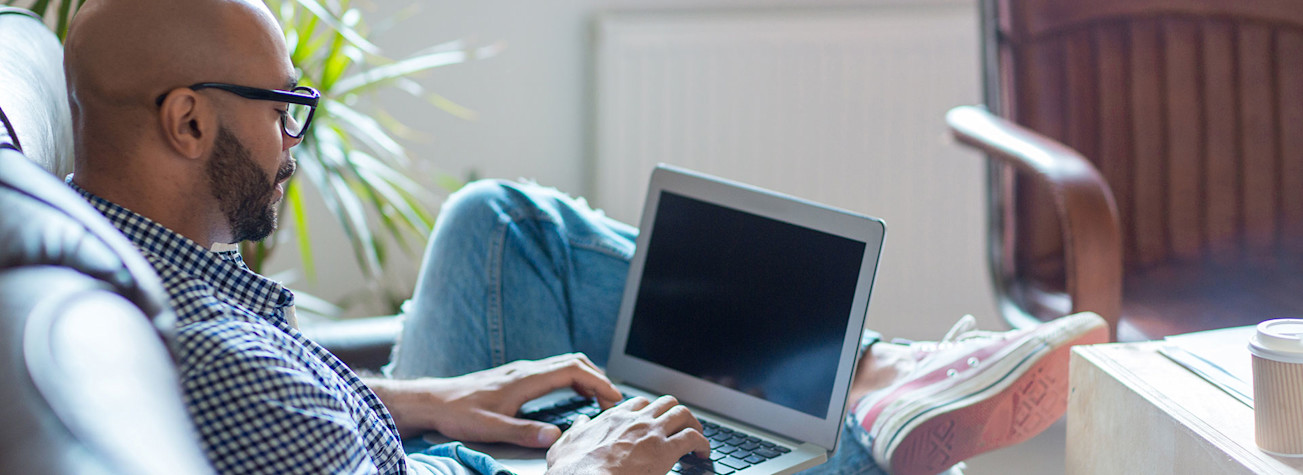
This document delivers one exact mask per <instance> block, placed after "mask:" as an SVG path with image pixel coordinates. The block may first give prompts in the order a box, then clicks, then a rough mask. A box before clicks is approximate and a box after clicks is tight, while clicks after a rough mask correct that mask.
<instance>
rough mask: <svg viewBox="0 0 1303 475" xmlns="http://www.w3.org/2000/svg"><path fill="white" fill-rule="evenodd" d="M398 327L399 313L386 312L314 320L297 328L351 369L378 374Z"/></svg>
mask: <svg viewBox="0 0 1303 475" xmlns="http://www.w3.org/2000/svg"><path fill="white" fill-rule="evenodd" d="M402 329H403V323H402V321H401V320H400V319H399V317H398V316H396V315H390V316H384V317H368V318H356V319H348V320H328V321H316V322H312V323H305V324H304V325H303V327H302V328H300V329H299V330H300V331H301V332H302V333H303V335H304V336H307V337H308V338H310V339H311V340H312V341H315V342H317V344H319V345H321V346H322V347H325V348H326V349H327V350H330V352H331V353H333V354H334V355H335V356H336V357H338V358H339V359H340V361H343V362H344V364H347V365H348V367H349V368H352V369H353V370H354V371H360V370H365V371H371V372H375V373H377V374H378V373H379V372H380V367H382V366H384V365H385V364H387V363H389V356H390V353H391V352H392V351H393V348H394V343H395V342H396V341H397V340H398V334H399V333H400V332H402Z"/></svg>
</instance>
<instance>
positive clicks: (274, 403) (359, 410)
mask: <svg viewBox="0 0 1303 475" xmlns="http://www.w3.org/2000/svg"><path fill="white" fill-rule="evenodd" d="M68 184H69V185H71V186H72V187H73V189H74V190H76V191H77V192H78V193H81V195H82V196H83V197H85V198H86V200H87V201H89V202H90V203H91V205H92V206H94V207H95V208H96V209H98V210H99V212H100V213H102V214H103V215H104V216H106V217H108V219H109V221H110V222H112V223H113V224H114V225H115V226H117V227H118V229H120V230H121V231H122V233H123V234H126V236H127V237H128V238H129V239H131V241H132V242H133V243H134V244H135V245H136V247H137V248H139V249H140V251H141V253H142V254H144V255H145V258H146V259H148V260H149V263H150V264H153V266H154V270H155V271H157V272H158V275H159V277H161V278H162V281H163V287H164V288H165V289H166V290H167V293H168V296H169V297H170V300H171V304H172V308H173V309H174V310H175V311H176V314H177V319H178V321H177V355H178V358H179V360H180V361H179V370H180V376H181V384H182V388H183V392H184V394H185V403H186V407H187V409H188V410H189V411H190V416H191V418H193V420H194V422H195V425H196V426H197V427H198V430H199V434H200V437H201V438H202V440H203V444H204V450H205V451H206V453H207V455H208V459H209V460H210V461H211V462H212V464H213V466H214V467H215V468H216V469H217V470H218V471H219V472H222V473H255V472H258V473H373V472H379V473H404V472H406V471H407V460H406V459H405V457H404V454H403V449H402V444H401V442H400V441H399V439H398V428H397V427H396V426H395V425H394V420H393V417H392V416H390V414H389V411H388V410H387V409H385V406H384V405H383V404H381V402H380V399H379V398H377V397H376V395H375V393H373V392H371V390H370V389H368V388H367V387H366V385H365V384H363V383H362V381H361V380H360V379H359V378H358V376H357V375H356V374H354V373H353V371H352V370H350V369H349V368H348V366H346V365H344V363H342V362H340V361H339V359H337V358H335V356H334V355H332V354H330V352H328V351H326V349H324V348H322V347H321V346H320V345H317V344H316V343H314V342H313V341H312V340H309V339H307V338H306V337H304V336H303V335H302V334H300V333H299V332H298V330H296V329H295V328H294V327H292V326H290V325H289V323H288V322H286V320H285V311H286V308H287V307H289V306H291V305H293V304H294V294H293V293H291V292H290V291H289V290H288V289H285V288H284V287H282V286H281V285H280V284H279V283H276V282H273V281H271V280H268V279H267V278H265V277H263V276H260V275H258V274H256V273H254V272H253V271H250V270H249V268H248V267H245V265H244V261H243V260H242V259H240V256H239V254H238V253H237V252H236V251H229V252H213V251H210V250H208V249H204V248H203V247H201V246H199V245H198V244H197V243H195V242H194V241H191V240H189V239H187V238H186V237H184V236H181V235H180V234H177V233H175V232H173V231H171V230H169V229H167V228H165V227H163V226H161V225H159V224H157V223H155V222H153V221H150V220H149V219H148V218H145V217H143V216H140V215H138V214H136V213H133V212H131V211H130V210H127V209H126V208H123V207H121V206H118V205H116V204H114V203H112V202H109V201H108V200H105V199H103V198H100V197H98V196H95V195H93V194H91V193H90V192H88V191H86V190H83V189H81V188H80V187H78V186H77V185H76V184H74V183H72V181H71V178H70V179H69V180H68Z"/></svg>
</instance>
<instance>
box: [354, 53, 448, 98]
mask: <svg viewBox="0 0 1303 475" xmlns="http://www.w3.org/2000/svg"><path fill="white" fill-rule="evenodd" d="M467 58H469V55H468V54H466V52H465V51H445V52H439V53H430V54H424V55H420V56H414V57H411V58H407V59H404V60H401V61H397V62H395V63H392V64H387V65H384V66H379V67H375V68H371V69H368V70H366V71H362V72H360V73H357V74H354V75H352V76H349V77H346V78H342V79H340V80H339V82H337V83H335V87H334V88H333V89H331V93H333V94H337V95H343V94H348V93H351V92H354V91H356V90H358V89H361V88H364V87H367V86H374V85H376V84H380V83H383V82H385V81H390V80H394V79H398V78H401V77H406V76H410V75H412V74H415V73H418V72H421V71H425V70H428V69H433V68H437V67H440V66H448V65H451V64H459V63H464V62H466V60H467Z"/></svg>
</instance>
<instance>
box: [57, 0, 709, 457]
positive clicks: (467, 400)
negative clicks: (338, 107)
mask: <svg viewBox="0 0 1303 475" xmlns="http://www.w3.org/2000/svg"><path fill="white" fill-rule="evenodd" d="M65 48H66V55H65V69H66V73H67V78H68V91H69V92H68V94H69V101H70V103H71V105H72V111H73V120H74V127H75V136H76V157H77V159H76V165H75V172H74V174H73V176H72V178H71V184H72V185H73V186H74V188H75V189H77V190H78V191H79V192H81V193H82V194H83V195H84V196H86V197H87V198H88V199H89V200H90V201H91V203H92V204H93V205H95V206H96V207H97V208H98V209H99V210H100V211H101V212H103V213H104V214H105V215H106V216H108V217H109V218H110V220H112V221H113V222H114V224H116V225H117V226H118V227H119V228H121V229H122V230H123V231H124V233H125V234H126V235H127V236H128V237H129V238H131V239H132V240H133V241H134V242H135V244H136V245H137V246H138V247H140V248H141V250H142V251H143V252H144V254H145V256H146V257H147V258H148V259H149V261H150V262H151V263H152V264H153V265H154V267H155V268H156V269H157V270H158V272H159V274H160V276H161V277H162V279H163V281H164V285H165V287H166V288H167V290H168V292H169V294H170V296H171V304H172V306H173V307H174V308H175V309H176V311H177V313H178V316H179V322H178V329H179V334H178V346H179V348H178V355H179V358H180V374H181V378H182V384H183V386H184V393H185V395H186V402H187V404H188V407H189V411H190V413H191V415H192V416H193V417H194V420H195V422H196V425H197V426H198V428H199V431H200V436H201V437H202V439H203V442H204V448H205V449H206V451H207V454H208V456H209V458H210V459H211V461H212V463H213V464H214V466H215V467H216V468H217V469H218V470H220V471H222V472H249V471H262V472H277V473H286V472H298V473H344V472H346V473H354V472H376V471H379V472H384V473H400V472H405V471H407V470H408V469H413V470H417V471H427V472H437V473H464V472H466V471H467V468H468V467H467V466H466V464H467V463H469V464H470V465H471V466H475V465H476V463H475V461H476V460H479V462H480V463H479V465H478V466H475V468H479V469H484V468H485V467H489V468H492V467H493V465H492V463H491V461H485V460H482V458H477V457H475V456H474V455H473V454H470V455H468V454H466V453H464V449H461V448H456V447H454V448H452V449H447V450H446V451H444V452H436V453H439V454H442V455H448V456H449V457H435V456H422V455H417V456H413V457H412V458H407V457H405V456H404V453H403V451H402V446H401V444H400V442H399V434H400V433H401V434H409V435H410V434H418V433H420V432H423V431H427V430H438V431H440V432H443V433H444V434H447V435H450V436H453V437H457V438H460V439H463V440H490V441H507V442H514V443H517V444H521V445H526V446H533V447H548V446H552V450H553V452H554V453H555V454H556V456H555V460H556V463H555V464H554V467H555V468H556V469H557V470H560V471H568V470H570V471H577V470H578V469H579V468H582V467H585V466H595V467H609V468H611V469H617V468H620V467H622V466H623V467H624V468H622V469H620V470H625V469H627V470H636V471H643V470H642V469H641V468H640V467H639V466H638V463H639V462H646V463H652V464H654V465H655V466H658V467H666V468H667V467H668V466H669V465H672V464H673V463H674V460H675V459H677V458H678V457H679V456H681V455H683V454H686V453H688V452H692V451H697V452H699V453H701V454H703V455H704V454H706V453H707V452H709V446H708V444H707V442H706V440H705V439H704V438H703V437H702V436H701V433H700V432H699V430H700V427H701V426H700V424H699V423H698V422H697V421H696V420H695V419H694V418H693V417H691V415H690V414H689V413H688V412H687V410H686V409H683V408H682V407H681V406H678V405H677V404H676V403H675V402H674V401H673V400H672V399H664V400H658V401H654V402H648V401H645V400H640V401H631V402H630V403H628V404H625V405H622V406H621V407H620V409H619V410H616V411H612V417H603V418H601V420H600V421H596V422H594V423H593V424H588V425H586V427H587V428H588V430H589V432H591V434H592V435H585V436H583V437H579V435H581V434H579V433H578V432H581V431H576V432H577V433H576V436H572V437H568V438H567V440H565V441H562V442H559V443H557V442H556V441H557V439H558V438H559V436H560V431H559V430H558V429H557V428H556V427H555V426H547V427H541V428H540V427H539V426H541V425H542V424H540V423H537V422H533V421H523V420H518V419H515V418H514V417H510V416H512V415H514V414H515V413H516V411H517V410H518V409H519V407H520V404H521V403H523V402H524V401H526V400H528V399H530V398H532V397H535V396H537V395H541V394H544V393H547V392H549V391H551V390H553V389H557V388H566V387H574V388H576V389H577V390H579V391H580V392H581V393H585V394H588V395H592V396H595V397H597V398H598V399H599V400H600V401H601V402H602V403H603V404H604V405H605V406H607V407H609V406H611V405H613V404H614V403H615V402H618V401H619V400H620V399H621V395H620V393H619V391H618V390H616V389H615V388H614V387H613V386H612V385H611V383H610V381H608V380H607V379H606V378H605V377H604V376H603V375H602V374H601V372H600V371H598V370H597V369H596V368H595V367H594V366H593V364H592V363H591V362H590V361H588V360H587V359H586V358H585V357H583V356H582V355H562V356H557V357H553V358H549V359H544V360H540V361H522V362H518V363H514V364H512V365H508V366H504V367H501V368H498V369H495V370H491V371H488V372H484V373H479V374H475V375H468V376H466V377H463V378H456V379H447V380H438V381H435V380H428V381H392V380H384V379H379V380H375V381H372V384H371V386H370V387H368V386H367V385H366V384H363V382H362V381H361V380H360V379H359V378H358V377H357V376H356V375H355V374H353V372H352V371H350V370H349V369H348V368H347V367H346V366H345V365H343V364H342V363H340V362H339V361H338V360H337V359H335V358H334V357H333V356H332V355H330V354H329V353H328V352H327V351H326V350H324V349H322V348H321V347H320V346H318V345H316V344H315V343H313V342H312V341H310V340H308V339H306V338H304V337H303V336H302V335H301V334H299V333H298V332H297V331H296V330H295V329H294V328H293V327H292V326H291V325H290V324H289V322H287V321H286V318H287V314H286V312H287V309H289V308H290V306H291V305H292V304H293V294H291V293H290V292H289V291H288V290H286V289H284V288H283V287H281V286H280V285H279V284H278V283H275V282H272V281H270V280H267V279H265V278H263V277H261V276H258V275H256V274H253V273H251V272H249V271H248V270H247V269H246V268H244V266H243V264H242V263H241V260H240V258H239V256H238V255H236V254H235V253H234V252H210V251H209V250H208V249H210V248H212V246H213V244H214V243H235V242H240V241H244V240H257V239H262V238H264V237H266V236H267V235H268V234H269V233H270V232H271V231H272V229H273V228H274V226H275V222H276V213H275V203H276V202H277V201H278V200H279V199H280V198H281V196H282V194H283V192H284V191H283V185H284V183H285V181H286V180H287V179H288V178H289V177H290V175H291V174H292V173H293V172H294V160H293V158H292V157H291V155H290V149H291V147H294V146H295V145H297V144H298V143H299V140H300V138H299V137H300V136H301V135H302V131H303V127H304V126H307V125H308V124H303V123H296V121H295V118H294V117H293V114H291V113H290V111H289V110H288V109H289V108H290V107H291V106H295V105H300V106H302V105H309V106H310V105H312V104H315V100H316V93H315V91H312V90H310V89H307V88H295V83H296V80H295V77H296V75H295V71H294V67H293V65H292V64H291V63H290V60H289V54H288V52H287V49H286V46H285V42H284V39H283V36H282V33H281V30H280V27H279V26H278V25H277V23H276V21H275V19H274V18H273V17H272V15H271V13H270V12H269V11H268V10H267V8H266V7H265V6H264V5H263V4H261V3H257V2H247V1H240V0H230V1H226V0H187V1H175V0H92V1H89V2H87V3H86V4H85V6H84V7H83V8H82V10H81V12H80V13H79V14H78V15H77V18H76V21H75V22H74V24H73V26H72V29H71V32H70V34H69V37H68V40H67V42H66V46H65ZM281 101H300V102H302V103H303V104H296V103H294V102H281ZM306 117H307V116H301V117H300V118H299V120H304V119H305V118H306ZM382 401H383V403H382ZM617 413H618V414H617ZM616 441H629V442H633V444H632V446H631V447H625V446H620V447H619V451H618V452H616V451H615V445H616V444H615V442H616ZM649 442H650V443H649ZM554 443H555V445H554ZM616 458H618V459H620V460H619V462H618V463H616V462H613V460H615V459H616ZM662 471H663V470H662Z"/></svg>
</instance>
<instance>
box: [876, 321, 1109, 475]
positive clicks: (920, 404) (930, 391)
mask: <svg viewBox="0 0 1303 475" xmlns="http://www.w3.org/2000/svg"><path fill="white" fill-rule="evenodd" d="M976 326H977V323H976V320H975V319H974V318H973V317H972V316H971V315H965V316H964V317H963V318H960V319H959V322H958V323H955V326H954V327H952V328H951V329H950V331H949V332H946V336H945V338H942V339H941V341H938V342H918V343H911V344H910V349H911V350H913V351H914V357H915V359H916V361H917V365H916V366H915V367H914V369H913V370H912V371H910V372H909V373H908V374H906V375H905V376H904V377H902V378H900V379H899V380H898V382H896V383H895V384H892V385H890V386H888V387H886V388H883V389H880V390H877V391H874V392H871V393H869V394H867V395H865V396H864V397H862V398H860V400H859V401H857V402H856V403H855V406H854V407H853V408H852V409H851V418H852V422H854V423H855V424H856V425H858V426H859V427H861V428H863V429H864V430H865V431H866V432H867V435H868V436H869V440H867V441H862V442H869V443H871V444H872V446H873V447H872V452H873V458H874V459H875V460H876V461H877V462H878V465H879V466H881V467H882V468H883V469H884V470H886V471H887V472H888V473H892V474H895V475H923V474H928V475H931V474H936V473H939V472H942V471H944V470H946V469H948V468H950V467H952V466H954V465H955V464H957V463H959V462H961V461H963V460H965V459H967V458H969V457H972V456H974V455H977V454H981V453H984V452H988V451H991V450H995V449H998V448H1002V447H1007V446H1010V445H1013V444H1017V443H1019V442H1022V441H1025V440H1027V439H1030V438H1032V437H1033V436H1035V435H1036V434H1039V433H1041V431H1044V430H1045V429H1046V428H1048V427H1049V426H1050V425H1051V424H1053V423H1054V422H1055V421H1056V420H1058V419H1059V418H1060V417H1062V416H1063V414H1064V412H1066V411H1067V409H1068V349H1069V348H1070V347H1072V346H1073V345H1080V344H1092V343H1103V342H1105V341H1107V339H1108V324H1107V323H1106V322H1105V321H1104V319H1102V318H1100V317H1099V315H1096V314H1094V313H1089V312H1086V313H1078V314H1075V315H1069V316H1066V317H1063V318H1059V319H1056V320H1053V321H1050V322H1046V323H1044V324H1042V325H1040V326H1038V327H1036V328H1030V329H1025V330H1014V331H1009V332H989V331H980V330H977V329H976Z"/></svg>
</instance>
